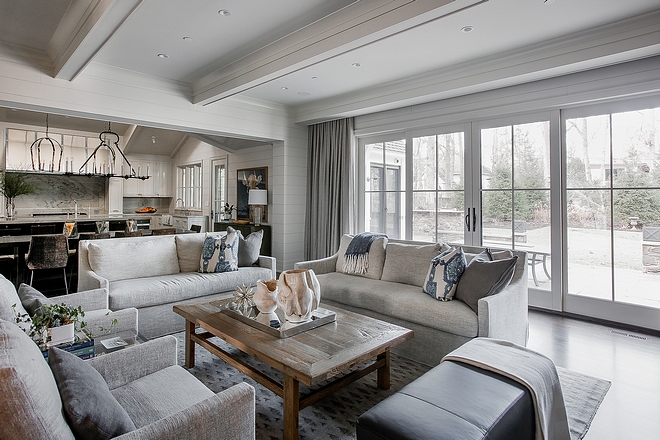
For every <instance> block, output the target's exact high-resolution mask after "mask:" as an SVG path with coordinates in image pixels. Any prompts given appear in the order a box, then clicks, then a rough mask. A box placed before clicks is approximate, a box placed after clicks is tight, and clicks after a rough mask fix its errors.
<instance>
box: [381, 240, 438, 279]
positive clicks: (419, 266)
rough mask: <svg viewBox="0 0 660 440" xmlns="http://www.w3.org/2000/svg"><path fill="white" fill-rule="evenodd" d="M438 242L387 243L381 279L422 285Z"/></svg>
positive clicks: (435, 253) (434, 255) (436, 251)
mask: <svg viewBox="0 0 660 440" xmlns="http://www.w3.org/2000/svg"><path fill="white" fill-rule="evenodd" d="M440 247H441V245H440V244H439V243H433V244H427V245H416V244H403V243H391V242H390V243H387V248H386V249H385V264H384V266H383V275H382V276H381V277H380V279H381V280H383V281H392V282H394V283H404V284H410V285H413V286H418V287H424V280H425V279H426V274H427V273H428V271H429V264H430V263H431V260H432V259H433V258H435V257H436V256H437V255H438V252H440Z"/></svg>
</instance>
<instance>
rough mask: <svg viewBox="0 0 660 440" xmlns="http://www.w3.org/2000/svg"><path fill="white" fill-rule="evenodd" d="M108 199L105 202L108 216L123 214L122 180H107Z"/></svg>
mask: <svg viewBox="0 0 660 440" xmlns="http://www.w3.org/2000/svg"><path fill="white" fill-rule="evenodd" d="M107 194H108V197H107V200H106V203H107V207H106V208H107V210H108V214H123V213H124V179H122V178H121V177H111V178H110V179H108V192H107Z"/></svg>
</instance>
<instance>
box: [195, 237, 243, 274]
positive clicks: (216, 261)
mask: <svg viewBox="0 0 660 440" xmlns="http://www.w3.org/2000/svg"><path fill="white" fill-rule="evenodd" d="M235 270H238V233H237V232H236V231H234V232H231V233H228V234H227V235H223V236H222V237H213V236H209V237H206V239H204V245H203V246H202V256H201V258H200V261H199V271H200V272H202V273H220V272H233V271H235Z"/></svg>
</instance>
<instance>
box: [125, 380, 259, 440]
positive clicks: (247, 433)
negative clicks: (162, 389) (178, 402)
mask: <svg viewBox="0 0 660 440" xmlns="http://www.w3.org/2000/svg"><path fill="white" fill-rule="evenodd" d="M254 413H255V402H254V388H253V387H252V386H251V385H248V384H247V383H245V382H241V383H239V384H238V385H234V386H233V387H231V388H228V389H226V390H225V391H222V392H220V393H218V394H216V395H215V396H213V397H209V398H208V399H206V400H203V401H201V402H199V403H197V404H195V405H193V406H190V407H188V408H186V409H184V410H182V411H179V412H177V413H175V414H172V415H170V416H167V417H165V418H162V419H160V420H158V421H156V422H154V423H152V424H150V425H147V426H143V427H142V428H140V429H136V430H135V431H131V432H129V433H126V434H124V435H121V436H119V437H116V438H117V439H121V440H138V439H140V440H150V439H154V440H156V439H158V440H214V439H218V438H223V439H232V440H254V438H255V415H254Z"/></svg>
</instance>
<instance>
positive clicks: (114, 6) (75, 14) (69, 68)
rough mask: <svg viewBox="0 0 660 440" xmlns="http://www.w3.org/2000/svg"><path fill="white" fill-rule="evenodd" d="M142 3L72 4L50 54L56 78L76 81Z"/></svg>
mask: <svg viewBox="0 0 660 440" xmlns="http://www.w3.org/2000/svg"><path fill="white" fill-rule="evenodd" d="M141 3H142V0H93V1H88V2H71V6H70V7H69V9H68V10H67V12H66V14H65V16H64V18H63V19H62V21H61V22H60V24H59V25H58V27H57V29H56V31H55V33H54V34H53V38H52V39H51V41H50V43H49V44H48V47H47V49H46V52H47V53H48V55H49V56H50V57H51V59H52V60H53V70H54V74H55V76H54V77H55V78H58V79H64V80H67V81H72V80H73V79H74V78H76V77H77V76H78V75H79V74H80V72H81V71H82V70H83V69H84V68H85V67H86V66H87V65H88V64H89V62H90V61H92V59H93V58H94V57H95V56H96V54H97V53H98V52H99V50H101V48H102V47H103V46H104V45H105V43H106V42H107V41H108V40H110V38H112V36H113V35H114V33H115V32H116V31H117V30H118V29H119V28H120V27H121V25H122V24H123V23H124V22H125V21H126V20H127V19H128V17H130V15H131V14H132V13H133V11H135V9H136V8H137V7H138V6H139V5H140V4H141Z"/></svg>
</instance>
